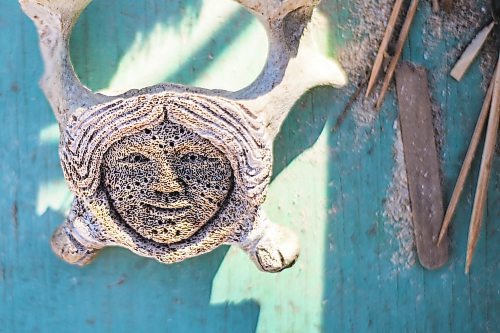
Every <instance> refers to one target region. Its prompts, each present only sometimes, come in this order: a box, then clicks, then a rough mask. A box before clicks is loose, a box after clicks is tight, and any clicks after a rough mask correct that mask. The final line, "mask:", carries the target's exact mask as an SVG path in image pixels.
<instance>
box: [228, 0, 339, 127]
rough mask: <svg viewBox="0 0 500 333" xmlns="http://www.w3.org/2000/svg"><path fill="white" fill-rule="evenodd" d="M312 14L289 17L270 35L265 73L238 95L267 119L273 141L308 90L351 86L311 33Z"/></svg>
mask: <svg viewBox="0 0 500 333" xmlns="http://www.w3.org/2000/svg"><path fill="white" fill-rule="evenodd" d="M297 2H303V1H297ZM310 2H311V1H310ZM311 3H312V2H311ZM315 3H316V2H315ZM312 13H313V7H311V6H308V7H300V8H299V9H296V10H295V11H292V12H291V13H289V14H288V16H285V18H284V20H283V21H281V28H276V29H271V30H269V31H268V38H269V55H268V59H267V63H266V65H265V67H264V69H263V71H262V73H261V74H260V75H259V77H258V78H257V79H256V80H255V81H254V82H253V83H252V84H251V85H250V86H248V87H247V88H244V89H243V90H241V91H239V92H237V93H236V94H235V95H236V96H235V97H237V98H240V99H243V101H241V102H242V103H243V104H246V105H247V106H248V108H249V109H251V110H252V111H254V112H255V113H257V114H259V115H260V116H261V117H262V118H263V120H264V122H265V127H266V129H267V132H268V135H270V137H275V136H276V135H277V133H278V132H279V130H280V127H281V125H282V123H283V121H284V120H285V118H286V116H287V115H288V113H289V112H290V110H291V108H292V107H293V105H294V103H295V102H296V101H297V100H298V99H299V98H300V97H301V96H302V95H303V94H304V93H305V92H306V91H307V90H309V89H311V88H313V87H315V86H322V85H327V86H334V87H341V86H344V85H345V84H347V76H346V74H345V72H344V71H343V69H342V67H341V66H340V64H339V63H338V62H336V61H335V60H333V59H331V58H329V57H327V56H325V55H323V54H322V53H321V51H320V50H319V49H318V46H317V45H316V41H315V38H314V36H313V34H312V33H311V31H310V30H309V29H308V25H309V24H310V22H309V21H310V19H311V16H312Z"/></svg>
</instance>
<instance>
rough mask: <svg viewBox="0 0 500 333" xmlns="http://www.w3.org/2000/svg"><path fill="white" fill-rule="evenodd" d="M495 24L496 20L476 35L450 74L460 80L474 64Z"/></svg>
mask: <svg viewBox="0 0 500 333" xmlns="http://www.w3.org/2000/svg"><path fill="white" fill-rule="evenodd" d="M494 25H495V21H492V22H491V23H490V24H488V25H487V26H486V27H484V28H483V29H482V30H481V31H480V32H479V33H478V34H477V36H476V37H474V39H473V40H472V42H470V44H469V46H467V48H466V49H465V51H464V53H462V55H461V56H460V59H458V61H457V63H456V64H455V66H453V69H452V70H451V72H450V75H451V76H452V77H453V78H454V79H455V80H457V81H460V80H461V79H462V77H463V76H464V74H465V72H466V71H467V69H468V68H469V66H470V65H471V64H472V62H473V61H474V59H476V56H477V54H478V53H479V51H480V50H481V48H482V47H483V45H484V42H485V41H486V38H488V35H489V34H490V32H491V30H493V26H494Z"/></svg>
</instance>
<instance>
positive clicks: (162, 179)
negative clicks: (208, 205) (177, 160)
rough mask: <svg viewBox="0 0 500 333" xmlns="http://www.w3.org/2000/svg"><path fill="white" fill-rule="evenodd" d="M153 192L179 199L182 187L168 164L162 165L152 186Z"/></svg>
mask: <svg viewBox="0 0 500 333" xmlns="http://www.w3.org/2000/svg"><path fill="white" fill-rule="evenodd" d="M153 190H155V191H156V192H159V193H164V194H168V195H169V196H172V197H179V196H180V195H181V194H182V193H183V191H184V186H183V185H182V183H181V181H180V179H179V177H177V174H176V172H175V170H174V169H173V168H172V166H171V165H170V164H168V163H162V164H161V165H160V171H159V173H158V178H157V179H156V181H155V183H154V184H153Z"/></svg>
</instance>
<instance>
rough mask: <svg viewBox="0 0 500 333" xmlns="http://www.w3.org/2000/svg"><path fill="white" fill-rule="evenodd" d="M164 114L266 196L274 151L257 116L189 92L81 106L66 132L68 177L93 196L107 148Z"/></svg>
mask: <svg viewBox="0 0 500 333" xmlns="http://www.w3.org/2000/svg"><path fill="white" fill-rule="evenodd" d="M165 118H167V119H169V120H170V121H172V122H174V123H177V124H180V125H183V126H185V127H186V128H188V129H189V130H191V131H193V132H195V133H196V134H198V135H200V136H201V137H203V138H206V139H208V140H209V141H210V142H211V143H212V144H213V145H214V146H216V147H217V148H219V149H220V150H221V151H222V152H223V153H224V154H225V155H226V157H227V158H228V159H229V161H230V163H231V166H232V168H233V170H234V171H235V177H236V181H237V182H239V183H241V185H242V186H243V187H244V188H245V189H246V194H247V195H248V197H249V198H251V199H254V200H256V201H257V202H259V203H260V202H261V201H262V199H263V198H262V195H263V192H264V190H265V188H266V186H267V184H268V183H269V179H270V176H271V162H272V155H271V149H270V147H268V146H266V144H265V143H264V135H265V132H264V130H263V129H262V128H260V126H261V125H260V123H259V119H258V118H257V117H256V116H255V115H253V114H252V113H251V112H250V111H248V110H247V109H246V108H244V107H243V106H242V105H240V104H238V103H236V102H234V101H229V100H226V99H223V98H220V97H218V98H217V99H215V98H212V97H209V96H201V95H196V94H191V93H174V92H168V93H159V94H148V95H141V96H138V97H133V98H129V99H119V100H116V101H113V102H111V103H107V104H100V105H97V106H94V107H91V108H89V109H78V110H76V111H75V112H74V114H72V115H71V116H70V117H69V119H68V124H67V126H66V128H65V129H64V130H63V132H62V136H61V142H60V149H59V154H60V158H61V165H62V169H63V173H64V177H65V179H66V181H67V182H68V184H69V186H70V189H71V191H72V192H73V193H74V194H75V195H76V196H78V197H90V196H92V195H93V194H94V193H95V191H96V189H97V187H98V186H99V182H100V167H101V163H102V158H103V156H104V154H105V153H106V151H107V150H108V149H109V148H110V147H111V145H113V144H114V143H116V142H117V141H119V140H120V139H122V138H124V137H126V136H130V135H133V134H134V133H138V132H140V131H141V130H144V129H145V128H147V127H150V126H154V125H157V124H159V123H161V122H162V121H163V120H164V119H165Z"/></svg>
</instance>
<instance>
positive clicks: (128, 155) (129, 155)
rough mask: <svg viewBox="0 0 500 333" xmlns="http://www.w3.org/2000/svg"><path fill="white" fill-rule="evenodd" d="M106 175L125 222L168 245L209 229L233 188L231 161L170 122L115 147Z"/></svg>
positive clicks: (109, 154)
mask: <svg viewBox="0 0 500 333" xmlns="http://www.w3.org/2000/svg"><path fill="white" fill-rule="evenodd" d="M102 173H103V179H104V185H105V188H106V190H107V193H108V195H109V198H110V200H111V202H112V204H113V206H114V208H115V209H116V211H117V212H118V214H119V215H120V217H121V218H122V220H123V221H124V222H125V223H127V224H128V225H129V226H130V227H132V228H133V229H134V230H135V231H136V232H138V233H139V234H140V235H142V236H143V237H146V238H148V239H152V240H154V241H156V242H159V243H167V244H171V243H175V242H179V241H181V240H184V239H187V238H189V237H191V236H192V235H193V234H194V233H195V232H196V231H197V230H199V229H200V228H201V227H202V226H203V225H205V224H206V223H207V222H208V221H209V220H210V219H211V218H212V217H213V216H214V215H215V214H216V213H217V211H218V210H219V209H220V207H221V205H223V203H224V200H225V199H226V197H227V196H228V194H229V192H230V190H231V188H232V186H233V183H232V182H233V173H232V168H231V166H230V164H229V161H228V160H227V158H226V157H225V156H224V155H223V154H222V153H221V152H220V151H219V150H218V149H217V148H215V147H214V146H213V145H212V144H211V143H210V142H209V141H208V140H206V139H204V138H201V137H200V136H198V135H197V134H195V133H193V132H191V131H189V130H188V129H186V128H185V127H183V126H180V125H177V124H174V123H171V122H168V121H165V122H163V123H161V124H159V125H157V126H155V127H151V128H147V129H145V130H143V131H141V132H140V133H137V134H135V135H132V136H129V137H126V138H124V139H122V140H120V141H119V142H117V143H115V144H114V145H112V146H111V147H110V149H109V150H108V151H107V153H106V155H105V156H104V161H103V168H102Z"/></svg>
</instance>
